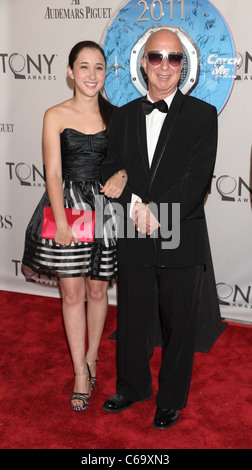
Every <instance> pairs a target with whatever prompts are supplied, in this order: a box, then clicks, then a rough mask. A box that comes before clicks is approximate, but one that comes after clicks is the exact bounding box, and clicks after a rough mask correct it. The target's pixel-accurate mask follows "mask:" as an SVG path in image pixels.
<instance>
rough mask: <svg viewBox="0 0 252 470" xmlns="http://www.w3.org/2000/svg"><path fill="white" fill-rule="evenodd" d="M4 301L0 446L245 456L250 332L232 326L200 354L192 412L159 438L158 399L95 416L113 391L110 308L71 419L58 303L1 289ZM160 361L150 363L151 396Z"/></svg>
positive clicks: (68, 375) (251, 398)
mask: <svg viewBox="0 0 252 470" xmlns="http://www.w3.org/2000/svg"><path fill="white" fill-rule="evenodd" d="M0 301H1V326H0V329H1V365H0V368H1V383H0V396H1V409H0V442H1V444H0V447H1V449H251V401H252V396H251V395H252V394H251V376H252V374H251V363H252V360H251V337H252V329H251V327H250V326H241V325H236V324H229V325H228V327H227V328H226V329H225V331H224V332H223V334H222V335H221V336H220V338H219V339H218V341H217V342H216V343H215V344H214V346H213V347H212V349H211V350H210V352H209V353H207V354H205V353H196V357H195V363H194V369H193V378H192V383H191V390H190V394H189V400H188V405H187V407H186V409H185V410H183V411H182V412H181V413H180V419H179V421H178V423H177V425H176V426H174V427H172V428H171V429H170V430H167V431H157V430H155V429H153V427H152V420H153V415H154V412H155V396H153V398H151V399H150V400H148V401H146V402H144V403H137V404H136V405H134V406H133V407H132V408H130V409H129V410H126V411H124V412H123V413H120V414H112V415H111V414H108V413H106V412H104V411H103V410H102V409H101V405H102V403H103V401H104V400H105V399H107V398H109V397H110V396H111V395H113V394H114V391H115V380H116V368H115V348H116V342H115V341H113V340H109V339H108V336H109V334H111V333H112V332H113V331H114V330H115V329H116V308H115V307H110V308H109V312H108V318H107V323H106V328H105V332H104V336H103V340H102V344H101V349H100V353H99V358H100V360H99V362H98V367H97V369H98V370H97V375H98V382H97V386H96V389H95V391H94V393H93V396H92V398H91V400H90V406H89V408H88V410H87V411H85V412H83V413H75V412H73V411H72V409H71V406H70V403H69V399H70V395H71V392H72V387H73V372H72V365H71V360H70V356H69V352H68V348H67V345H66V342H65V336H64V329H63V325H62V320H61V302H60V300H59V299H54V298H47V297H39V296H32V295H25V294H15V293H10V292H0ZM160 354H161V349H160V348H156V350H155V353H154V355H153V358H152V362H151V364H152V370H153V388H154V392H155V393H156V390H157V373H158V364H159V361H160Z"/></svg>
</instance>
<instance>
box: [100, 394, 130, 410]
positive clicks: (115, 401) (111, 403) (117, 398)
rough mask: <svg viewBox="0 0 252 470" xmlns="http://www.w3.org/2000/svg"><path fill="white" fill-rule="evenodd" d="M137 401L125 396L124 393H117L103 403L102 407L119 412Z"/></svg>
mask: <svg viewBox="0 0 252 470" xmlns="http://www.w3.org/2000/svg"><path fill="white" fill-rule="evenodd" d="M134 403H136V402H135V401H130V400H128V398H124V396H123V395H120V394H119V393H116V394H115V395H113V397H111V398H109V400H107V401H105V403H103V405H102V409H103V410H105V411H108V412H109V413H119V412H120V411H123V410H127V408H129V407H130V406H132V405H134Z"/></svg>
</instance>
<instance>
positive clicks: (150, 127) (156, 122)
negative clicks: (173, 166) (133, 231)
mask: <svg viewBox="0 0 252 470" xmlns="http://www.w3.org/2000/svg"><path fill="white" fill-rule="evenodd" d="M176 91H177V90H175V91H174V93H172V94H171V95H169V96H168V97H167V98H165V100H164V101H165V102H166V103H167V106H168V109H169V107H170V106H171V103H172V100H173V98H174V96H175V94H176ZM147 100H149V101H151V102H152V103H153V100H152V99H151V98H150V95H149V92H147ZM165 118H166V113H162V112H160V111H159V110H158V109H154V110H153V111H152V112H151V113H150V114H147V115H146V116H145V122H146V138H147V150H148V159H149V165H150V167H151V163H152V159H153V155H154V152H155V149H156V145H157V141H158V138H159V134H160V131H161V129H162V125H163V123H164V120H165ZM136 201H139V202H142V199H141V198H140V197H139V196H137V195H136V194H132V197H131V205H130V214H131V213H132V207H133V205H134V203H135V202H136Z"/></svg>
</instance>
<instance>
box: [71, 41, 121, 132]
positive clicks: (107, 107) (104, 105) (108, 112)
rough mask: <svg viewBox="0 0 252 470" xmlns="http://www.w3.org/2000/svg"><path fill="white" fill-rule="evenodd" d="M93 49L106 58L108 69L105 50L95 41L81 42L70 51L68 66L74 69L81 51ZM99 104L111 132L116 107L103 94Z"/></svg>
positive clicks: (99, 96) (107, 127)
mask: <svg viewBox="0 0 252 470" xmlns="http://www.w3.org/2000/svg"><path fill="white" fill-rule="evenodd" d="M87 47H88V48H92V49H97V50H98V51H99V52H100V53H101V55H102V56H103V58H104V61H105V67H106V57H105V54H104V50H103V49H102V47H101V46H99V44H97V43H96V42H94V41H80V42H78V43H77V44H75V46H73V48H72V50H71V51H70V54H69V57H68V65H69V67H70V68H71V69H73V64H74V62H75V61H76V59H77V57H78V55H79V53H80V51H81V50H82V49H84V48H87ZM98 104H99V108H100V113H101V117H102V120H103V122H104V124H105V126H106V130H107V132H108V131H109V124H110V120H111V117H112V114H113V111H114V109H115V106H113V105H112V104H111V103H110V102H109V101H108V100H106V99H105V98H104V97H103V96H102V94H101V93H99V95H98Z"/></svg>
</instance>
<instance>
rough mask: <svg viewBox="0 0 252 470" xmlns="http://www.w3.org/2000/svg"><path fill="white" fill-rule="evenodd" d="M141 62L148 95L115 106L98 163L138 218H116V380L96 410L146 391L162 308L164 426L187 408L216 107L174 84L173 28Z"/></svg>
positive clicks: (158, 36) (157, 422)
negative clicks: (106, 145) (106, 146)
mask: <svg viewBox="0 0 252 470" xmlns="http://www.w3.org/2000/svg"><path fill="white" fill-rule="evenodd" d="M142 66H143V69H144V71H145V73H146V75H147V79H148V92H147V97H144V98H139V99H136V100H134V101H132V102H130V103H128V104H126V105H124V106H122V107H121V108H118V109H117V110H116V111H115V113H114V115H113V119H112V124H111V128H110V138H109V141H110V142H109V149H108V156H107V158H106V160H105V161H104V164H103V167H102V173H103V176H104V180H105V181H106V180H107V179H108V178H109V177H111V175H113V173H114V172H115V171H118V172H119V173H118V174H117V175H116V176H114V177H112V178H111V179H109V180H108V182H107V183H106V184H105V187H104V193H105V194H106V195H107V196H108V197H112V198H117V197H118V194H119V193H120V191H118V187H119V186H120V183H119V181H121V185H124V184H125V178H124V179H123V177H124V176H125V175H127V179H128V181H127V184H126V185H125V187H124V189H123V191H122V193H121V195H120V197H119V198H118V199H116V201H117V203H120V204H121V206H122V207H123V208H124V212H125V214H126V217H127V220H133V224H134V225H135V227H133V229H134V231H135V232H134V233H133V234H132V233H130V230H129V225H128V224H126V223H123V225H124V226H125V234H122V231H121V232H120V238H119V239H118V261H119V275H118V326H117V384H116V394H115V395H114V396H112V397H111V398H110V399H108V400H107V401H106V402H105V403H104V404H103V406H102V408H103V409H104V410H105V411H107V412H114V413H115V412H117V413H118V412H121V411H123V410H125V409H127V408H129V407H130V406H132V405H133V404H134V403H135V402H139V401H143V400H146V399H148V398H149V397H151V396H152V376H151V371H150V354H151V351H152V350H153V344H154V332H155V325H156V319H157V315H158V314H160V322H161V328H162V335H163V347H162V348H163V349H162V362H161V367H160V371H159V380H158V383H159V388H158V393H157V396H156V405H157V407H156V413H155V416H154V420H153V426H154V427H155V428H156V429H167V428H169V427H171V426H172V425H174V424H175V423H176V422H177V420H178V418H179V410H181V409H183V408H184V407H185V406H186V403H187V397H188V391H189V386H190V381H191V374H192V367H193V358H194V350H195V336H196V330H197V321H198V316H199V313H200V301H201V290H202V279H203V270H204V269H205V267H206V245H205V239H206V230H207V229H206V221H205V213H204V198H205V196H206V194H207V191H208V189H209V187H210V182H211V177H212V173H213V169H214V164H215V158H216V147H217V112H216V109H215V107H213V106H211V105H210V104H207V103H205V102H203V101H201V100H198V99H196V98H194V97H191V96H185V95H183V94H182V93H181V92H180V90H179V89H178V82H179V79H180V75H181V70H182V67H183V46H182V43H181V41H180V39H179V37H178V36H177V35H176V34H175V33H174V32H172V31H170V30H169V29H159V30H157V31H156V32H154V33H153V34H151V35H150V37H149V38H148V40H147V42H146V45H145V50H144V57H143V58H142ZM175 203H176V205H174V204H175ZM117 207H118V205H117ZM152 208H154V209H152ZM178 208H179V210H178ZM124 222H125V221H124ZM163 224H164V225H165V227H164V226H163ZM126 225H127V227H126ZM169 235H170V236H171V238H170V239H169V238H167V237H168V236H169ZM147 419H148V417H146V420H147Z"/></svg>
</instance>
